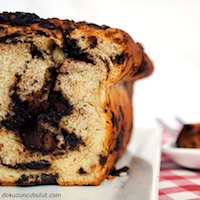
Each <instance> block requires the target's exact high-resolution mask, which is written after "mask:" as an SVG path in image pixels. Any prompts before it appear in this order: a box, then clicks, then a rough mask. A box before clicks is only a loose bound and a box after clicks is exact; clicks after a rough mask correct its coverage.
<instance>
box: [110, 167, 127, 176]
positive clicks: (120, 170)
mask: <svg viewBox="0 0 200 200" xmlns="http://www.w3.org/2000/svg"><path fill="white" fill-rule="evenodd" d="M128 171H129V167H127V166H124V167H122V168H120V169H116V168H115V167H114V168H113V169H112V170H111V171H110V173H109V175H111V176H119V175H120V173H122V172H128Z"/></svg>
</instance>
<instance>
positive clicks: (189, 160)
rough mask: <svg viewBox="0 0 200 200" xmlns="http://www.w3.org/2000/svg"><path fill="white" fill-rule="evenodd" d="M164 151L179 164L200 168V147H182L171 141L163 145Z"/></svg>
mask: <svg viewBox="0 0 200 200" xmlns="http://www.w3.org/2000/svg"><path fill="white" fill-rule="evenodd" d="M162 151H163V152H164V153H165V154H166V155H167V156H168V157H169V158H170V159H171V160H172V161H174V162H175V163H177V164H178V165H181V166H183V167H187V168H191V169H200V159H199V158H200V149H194V148H180V147H176V146H175V143H174V142H169V143H167V144H165V145H164V146H163V147H162Z"/></svg>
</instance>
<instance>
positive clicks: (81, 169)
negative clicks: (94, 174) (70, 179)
mask: <svg viewBox="0 0 200 200" xmlns="http://www.w3.org/2000/svg"><path fill="white" fill-rule="evenodd" d="M78 173H79V174H87V172H86V171H85V170H84V169H83V168H82V167H81V168H80V169H79V171H78Z"/></svg>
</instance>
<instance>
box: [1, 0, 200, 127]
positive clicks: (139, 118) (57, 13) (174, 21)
mask: <svg viewBox="0 0 200 200" xmlns="http://www.w3.org/2000/svg"><path fill="white" fill-rule="evenodd" d="M0 11H1V12H2V11H29V12H36V13H37V14H39V15H40V16H42V17H59V18H68V19H74V20H76V21H77V20H87V21H90V22H95V23H98V24H107V25H110V26H112V27H118V28H121V29H123V30H126V31H127V32H128V33H129V34H130V35H131V36H132V37H133V38H134V40H135V41H140V42H141V43H142V44H143V45H144V47H145V49H146V52H147V53H148V55H149V56H150V57H151V58H152V60H153V62H154V64H155V71H154V74H153V75H152V76H151V77H150V78H148V79H145V80H144V81H140V82H138V83H137V84H136V90H135V91H136V95H135V98H134V100H135V102H134V106H135V125H136V126H137V127H153V126H154V123H155V120H154V119H155V117H161V118H162V119H163V120H165V121H167V122H168V123H172V122H173V119H174V116H180V117H181V118H182V119H183V120H184V121H186V122H198V121H200V118H199V109H197V108H198V107H199V102H200V93H199V92H198V88H199V85H200V78H199V74H200V37H199V36H200V1H199V0H151V1H149V0H58V1H55V0H31V1H28V0H17V1H16V0H6V1H4V0H1V7H0Z"/></svg>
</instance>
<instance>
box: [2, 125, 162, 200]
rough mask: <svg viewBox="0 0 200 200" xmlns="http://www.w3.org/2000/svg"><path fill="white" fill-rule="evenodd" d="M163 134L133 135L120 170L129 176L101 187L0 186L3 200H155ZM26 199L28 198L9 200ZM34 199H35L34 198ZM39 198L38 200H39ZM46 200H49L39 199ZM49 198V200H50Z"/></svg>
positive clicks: (150, 131) (152, 131) (145, 132)
mask: <svg viewBox="0 0 200 200" xmlns="http://www.w3.org/2000/svg"><path fill="white" fill-rule="evenodd" d="M160 138H161V132H160V131H158V130H155V129H138V130H136V131H135V133H134V137H133V140H132V141H131V143H130V146H129V151H128V152H127V153H126V155H125V156H124V157H123V159H122V160H120V162H119V163H118V167H123V166H124V165H128V166H129V167H130V173H129V175H128V176H126V177H117V178H115V179H113V180H105V181H104V182H103V183H102V184H101V185H100V186H85V187H84V186H82V187H77V186H73V187H72V186H71V187H61V186H35V187H0V199H2V195H4V196H5V193H6V194H8V193H10V194H12V195H15V194H17V193H18V194H21V195H22V194H32V193H35V194H37V195H39V194H40V193H43V194H45V193H47V195H49V194H50V193H60V194H61V198H53V199H54V200H67V199H70V200H80V199H81V200H94V199H95V200H114V199H115V200H122V199H123V200H156V199H157V198H158V175H159V169H160ZM6 199H9V200H10V199H11V200H13V199H16V200H17V199H20V200H27V199H28V198H26V197H21V198H6ZM31 199H35V198H31ZM37 199H38V198H37ZM39 199H40V200H45V199H47V198H39ZM48 199H49V198H48Z"/></svg>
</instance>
